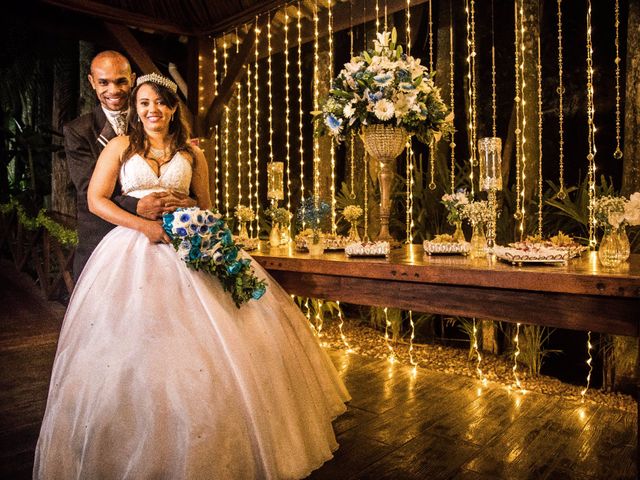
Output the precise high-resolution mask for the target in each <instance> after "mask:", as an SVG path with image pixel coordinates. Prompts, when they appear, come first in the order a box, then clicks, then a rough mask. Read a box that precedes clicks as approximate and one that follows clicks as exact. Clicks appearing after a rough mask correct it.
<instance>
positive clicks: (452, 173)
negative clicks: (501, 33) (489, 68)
mask: <svg viewBox="0 0 640 480" xmlns="http://www.w3.org/2000/svg"><path fill="white" fill-rule="evenodd" d="M453 47H454V44H453V7H452V4H451V2H449V92H450V93H449V103H450V104H451V111H452V112H454V116H455V90H454V86H455V75H454V71H455V69H454V66H455V63H454V51H453ZM454 135H455V129H454V131H453V132H451V140H450V141H449V149H450V150H451V171H450V180H451V193H454V191H455V189H456V143H455V140H454Z"/></svg>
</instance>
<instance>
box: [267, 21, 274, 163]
mask: <svg viewBox="0 0 640 480" xmlns="http://www.w3.org/2000/svg"><path fill="white" fill-rule="evenodd" d="M271 53H272V50H271V13H269V21H268V23H267V55H268V57H267V87H268V92H267V93H268V96H269V163H273V95H272V90H271V85H272V81H271V80H272V77H273V71H272V68H271Z"/></svg>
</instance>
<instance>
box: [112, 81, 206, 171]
mask: <svg viewBox="0 0 640 480" xmlns="http://www.w3.org/2000/svg"><path fill="white" fill-rule="evenodd" d="M142 85H149V86H150V87H151V88H153V89H154V90H155V92H156V93H157V94H158V95H159V96H160V98H161V99H162V101H163V102H164V103H165V104H166V105H167V106H169V107H170V108H174V107H177V108H176V111H175V113H174V114H173V116H172V118H171V121H170V122H169V139H170V147H171V148H170V150H171V152H170V157H169V158H172V157H173V156H174V155H175V154H176V152H186V153H188V154H189V156H190V157H191V160H193V159H194V158H195V152H194V150H193V148H192V147H191V145H190V144H189V127H188V126H187V123H186V122H185V120H184V117H183V115H182V107H181V105H180V100H179V98H178V95H177V94H175V93H173V92H172V91H171V90H169V89H168V88H166V87H163V86H162V85H158V84H157V83H154V82H144V83H141V84H140V85H137V86H136V87H135V88H134V89H133V91H132V92H131V99H130V100H129V146H128V147H127V149H126V150H125V151H124V153H123V154H122V158H121V162H123V163H124V162H125V161H127V160H128V159H129V158H131V156H133V155H134V154H136V153H137V154H139V155H142V156H144V157H146V156H148V154H149V147H150V145H149V141H148V140H147V136H146V134H145V132H144V128H143V126H142V122H141V121H140V117H139V116H138V112H137V109H136V103H137V97H138V91H139V90H140V87H141V86H142Z"/></svg>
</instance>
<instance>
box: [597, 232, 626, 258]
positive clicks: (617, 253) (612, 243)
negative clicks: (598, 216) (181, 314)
mask: <svg viewBox="0 0 640 480" xmlns="http://www.w3.org/2000/svg"><path fill="white" fill-rule="evenodd" d="M630 253H631V248H630V246H629V237H628V236H627V232H626V230H625V227H624V225H621V226H620V227H617V228H616V227H608V228H606V229H605V231H604V235H603V237H602V240H601V241H600V248H598V260H600V263H601V264H602V266H603V267H607V268H615V267H617V266H619V265H621V264H622V263H623V262H625V261H626V260H627V259H628V258H629V255H630Z"/></svg>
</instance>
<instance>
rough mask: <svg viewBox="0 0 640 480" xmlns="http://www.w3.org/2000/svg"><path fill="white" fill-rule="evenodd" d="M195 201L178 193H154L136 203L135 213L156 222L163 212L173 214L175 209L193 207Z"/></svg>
mask: <svg viewBox="0 0 640 480" xmlns="http://www.w3.org/2000/svg"><path fill="white" fill-rule="evenodd" d="M195 205H196V201H195V200H194V199H192V198H190V197H189V196H187V195H185V194H182V193H179V192H154V193H150V194H149V195H146V196H144V197H142V198H141V199H140V200H139V201H138V207H137V209H136V213H137V214H138V215H139V216H140V217H144V218H147V219H149V220H157V219H159V218H161V217H162V214H163V213H165V212H173V211H174V210H176V209H177V208H188V207H195Z"/></svg>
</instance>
